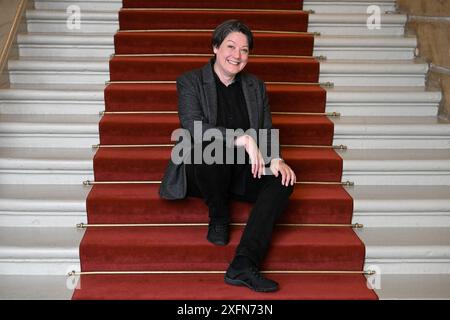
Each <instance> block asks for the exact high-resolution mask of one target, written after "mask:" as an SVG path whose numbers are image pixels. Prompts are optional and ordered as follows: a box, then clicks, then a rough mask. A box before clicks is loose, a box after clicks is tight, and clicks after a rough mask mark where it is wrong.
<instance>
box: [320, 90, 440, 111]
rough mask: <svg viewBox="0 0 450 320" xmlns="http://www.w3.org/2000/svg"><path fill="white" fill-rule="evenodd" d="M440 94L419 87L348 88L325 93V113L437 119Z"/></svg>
mask: <svg viewBox="0 0 450 320" xmlns="http://www.w3.org/2000/svg"><path fill="white" fill-rule="evenodd" d="M441 100H442V93H441V92H438V91H434V92H431V91H426V90H424V88H420V87H347V86H341V87H339V86H336V87H334V88H329V89H327V107H326V111H327V112H340V113H341V115H342V116H405V115H408V116H410V117H411V116H436V115H437V114H438V108H439V103H440V101H441Z"/></svg>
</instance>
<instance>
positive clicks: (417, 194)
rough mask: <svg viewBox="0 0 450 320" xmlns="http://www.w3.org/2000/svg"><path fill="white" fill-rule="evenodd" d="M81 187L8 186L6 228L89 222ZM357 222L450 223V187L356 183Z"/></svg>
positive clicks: (0, 211) (2, 206)
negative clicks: (366, 184) (362, 184)
mask: <svg viewBox="0 0 450 320" xmlns="http://www.w3.org/2000/svg"><path fill="white" fill-rule="evenodd" d="M90 190H91V187H89V186H84V185H81V184H78V185H3V186H2V193H1V195H0V225H1V226H3V227H57V226H58V227H73V226H75V225H76V224H78V223H81V222H82V223H87V217H86V197H87V195H88V193H89V191H90ZM346 190H347V192H349V193H350V195H351V196H352V198H353V199H354V214H353V223H361V224H363V225H364V226H365V227H370V228H373V227H450V186H381V187H380V186H361V185H357V186H353V187H347V188H346Z"/></svg>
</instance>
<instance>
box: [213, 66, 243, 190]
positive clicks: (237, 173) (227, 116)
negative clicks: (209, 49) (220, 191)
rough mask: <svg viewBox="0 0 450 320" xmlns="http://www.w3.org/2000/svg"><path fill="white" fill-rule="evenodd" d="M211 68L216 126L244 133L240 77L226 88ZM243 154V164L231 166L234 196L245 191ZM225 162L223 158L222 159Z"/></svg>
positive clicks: (236, 77) (235, 155)
mask: <svg viewBox="0 0 450 320" xmlns="http://www.w3.org/2000/svg"><path fill="white" fill-rule="evenodd" d="M214 62H215V59H213V60H212V62H211V64H212V67H213V74H214V79H215V80H216V88H217V122H216V125H217V126H220V127H225V128H227V129H234V130H236V129H242V130H243V131H244V132H245V131H246V130H248V129H249V128H250V119H249V116H248V111H247V103H246V102H245V96H244V92H243V91H242V82H241V75H240V73H238V74H237V75H236V76H235V78H234V81H233V83H231V84H230V85H228V87H227V86H226V85H225V84H223V83H222V81H220V79H219V77H218V76H217V74H216V72H215V71H214ZM244 153H245V163H244V164H237V165H234V166H233V173H232V184H231V186H230V187H231V190H232V191H233V193H235V194H240V195H242V194H244V193H245V189H246V183H245V182H246V179H247V178H248V177H247V176H248V175H250V173H251V172H250V168H249V167H248V164H249V163H250V160H249V157H248V154H247V153H246V152H245V151H244ZM234 161H235V162H234V163H237V147H235V148H234ZM224 162H225V158H224Z"/></svg>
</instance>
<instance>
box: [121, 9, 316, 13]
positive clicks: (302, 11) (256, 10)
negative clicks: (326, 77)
mask: <svg viewBox="0 0 450 320" xmlns="http://www.w3.org/2000/svg"><path fill="white" fill-rule="evenodd" d="M120 10H121V11H244V12H245V11H247V12H293V13H314V12H315V11H314V10H298V9H291V10H289V9H250V8H247V9H246V8H121V9H120Z"/></svg>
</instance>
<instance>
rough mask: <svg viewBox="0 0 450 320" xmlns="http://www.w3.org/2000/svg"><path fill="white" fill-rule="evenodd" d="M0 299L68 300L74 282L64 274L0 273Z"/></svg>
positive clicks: (71, 293) (70, 296)
mask: <svg viewBox="0 0 450 320" xmlns="http://www.w3.org/2000/svg"><path fill="white" fill-rule="evenodd" d="M0 283H1V284H2V285H1V286H0V299H1V300H70V299H71V298H72V295H73V290H74V288H75V286H76V284H72V281H71V279H70V278H68V277H67V276H64V275H60V276H53V275H22V274H21V275H0Z"/></svg>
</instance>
